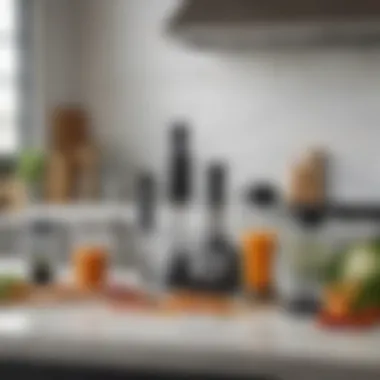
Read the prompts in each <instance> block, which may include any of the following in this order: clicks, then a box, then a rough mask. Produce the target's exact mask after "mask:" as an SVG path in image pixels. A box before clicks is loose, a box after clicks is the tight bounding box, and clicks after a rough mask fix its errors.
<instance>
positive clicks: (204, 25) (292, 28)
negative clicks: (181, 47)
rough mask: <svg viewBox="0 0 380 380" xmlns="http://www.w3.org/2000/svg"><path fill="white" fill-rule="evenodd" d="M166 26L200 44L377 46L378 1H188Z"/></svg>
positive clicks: (379, 14)
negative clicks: (371, 43) (356, 44)
mask: <svg viewBox="0 0 380 380" xmlns="http://www.w3.org/2000/svg"><path fill="white" fill-rule="evenodd" d="M171 26H172V30H173V31H174V33H176V34H177V35H178V36H180V37H182V38H183V39H185V40H189V41H193V42H196V43H199V44H202V45H204V44H217V45H224V44H232V45H240V44H260V45H267V44H288V43H289V44H292V43H306V44H309V43H327V44H328V43H341V42H342V43H344V42H346V43H347V42H348V43H356V42H368V41H371V42H377V41H379V42H380V0H188V1H185V2H184V4H183V6H182V8H180V10H179V12H178V13H177V14H176V15H175V17H174V19H173V20H172V24H171Z"/></svg>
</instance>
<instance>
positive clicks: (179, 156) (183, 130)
mask: <svg viewBox="0 0 380 380" xmlns="http://www.w3.org/2000/svg"><path fill="white" fill-rule="evenodd" d="M171 149H172V152H171V157H170V164H169V165H170V166H169V199H170V203H171V205H172V229H171V234H172V235H171V237H172V238H173V240H172V248H171V252H170V255H171V256H170V257H169V265H168V273H167V285H168V286H169V287H171V288H176V289H183V288H189V287H191V273H190V272H191V267H190V264H191V257H190V250H189V247H188V243H189V242H188V241H187V234H188V226H187V223H186V222H187V218H188V216H187V215H186V214H187V205H188V202H189V200H190V198H191V189H192V159H191V152H190V149H189V129H188V126H187V125H186V124H185V123H177V124H176V125H174V128H173V130H172V133H171Z"/></svg>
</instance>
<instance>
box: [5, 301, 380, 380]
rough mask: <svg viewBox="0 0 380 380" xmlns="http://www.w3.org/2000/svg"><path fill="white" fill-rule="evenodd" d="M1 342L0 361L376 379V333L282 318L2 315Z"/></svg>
mask: <svg viewBox="0 0 380 380" xmlns="http://www.w3.org/2000/svg"><path fill="white" fill-rule="evenodd" d="M0 341H1V345H0V358H2V359H27V360H30V359H33V360H38V361H41V360H42V361H44V360H54V361H57V362H62V363H68V364H70V363H76V364H78V363H79V364H86V365H88V364H90V365H102V366H103V365H104V366H108V365H110V366H117V367H126V368H135V367H139V366H142V367H143V368H145V369H146V368H150V369H157V370H160V369H165V370H168V369H169V370H182V371H186V372H187V371H207V372H208V371H210V372H214V373H230V374H234V375H237V374H252V375H254V374H264V375H272V376H276V378H281V379H287V378H289V379H294V374H295V373H304V374H307V376H308V377H300V378H302V379H306V380H307V379H309V378H310V379H314V377H313V376H314V375H315V374H319V376H320V375H321V373H323V374H324V377H319V378H320V379H326V378H330V377H328V376H331V378H337V377H336V376H337V375H338V374H343V373H345V374H346V375H347V374H351V375H352V374H357V376H364V374H365V376H366V377H365V379H368V378H371V377H368V376H371V375H373V376H375V375H377V376H380V331H367V332H360V333H358V332H356V333H354V332H352V333H348V332H345V333H342V332H341V333H337V332H335V333H332V332H327V331H323V330H320V329H319V328H318V327H316V326H315V324H314V322H313V321H311V320H296V319H294V318H293V317H290V316H289V315H286V314H285V313H284V312H281V311H280V310H277V311H276V310H261V311H256V312H255V313H252V314H251V315H246V316H240V317H235V318H216V317H195V316H187V317H182V318H178V317H170V316H152V315H150V316H148V315H139V314H135V315H133V314H127V313H125V312H123V313H121V312H120V311H114V310H111V309H107V308H104V307H101V306H100V305H94V304H93V305H91V304H88V305H82V306H76V307H74V306H65V307H60V308H54V309H32V308H30V309H27V308H13V309H7V310H5V309H3V310H0ZM311 369H313V371H314V373H313V371H312V373H311V372H310V371H311ZM302 371H303V372H302ZM278 376H279V377H278ZM338 378H339V377H338ZM347 378H350V377H347ZM352 378H359V377H352ZM363 378H364V377H363ZM374 378H375V377H374ZM377 378H378V377H377Z"/></svg>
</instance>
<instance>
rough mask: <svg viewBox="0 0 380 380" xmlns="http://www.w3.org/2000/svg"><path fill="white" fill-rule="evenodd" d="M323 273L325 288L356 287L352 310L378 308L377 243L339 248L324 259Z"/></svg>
mask: <svg viewBox="0 0 380 380" xmlns="http://www.w3.org/2000/svg"><path fill="white" fill-rule="evenodd" d="M323 274H324V276H323V277H324V281H325V283H326V285H330V284H345V283H346V284H347V283H348V284H349V283H356V284H358V286H359V291H358V295H357V296H356V299H355V300H354V303H353V310H355V311H362V310H366V309H380V240H374V241H371V242H369V243H368V244H364V245H363V244H362V245H359V246H351V247H348V248H346V249H342V250H341V251H339V252H337V253H336V254H335V255H333V257H331V258H330V259H329V260H328V262H327V265H326V266H325V268H324V272H323Z"/></svg>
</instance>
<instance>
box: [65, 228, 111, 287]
mask: <svg viewBox="0 0 380 380" xmlns="http://www.w3.org/2000/svg"><path fill="white" fill-rule="evenodd" d="M114 253H115V243H114V236H113V231H112V228H111V226H110V225H109V224H108V223H105V222H103V221H91V222H87V223H86V222H82V223H80V224H79V225H78V226H77V227H76V228H75V231H74V236H73V250H72V265H73V281H74V284H75V285H76V286H77V287H78V288H80V289H82V290H89V291H97V290H101V289H102V288H104V287H105V286H106V284H107V281H108V272H109V268H110V263H111V259H112V258H113V255H114Z"/></svg>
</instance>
